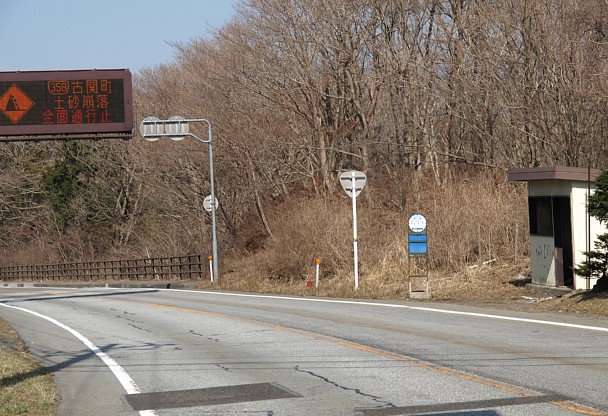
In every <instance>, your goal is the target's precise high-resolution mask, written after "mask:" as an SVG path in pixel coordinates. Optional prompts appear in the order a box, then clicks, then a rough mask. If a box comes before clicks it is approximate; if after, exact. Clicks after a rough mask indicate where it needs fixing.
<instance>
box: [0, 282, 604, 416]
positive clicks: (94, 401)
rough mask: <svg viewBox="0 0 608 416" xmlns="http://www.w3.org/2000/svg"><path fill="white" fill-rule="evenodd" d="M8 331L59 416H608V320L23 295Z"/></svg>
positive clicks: (237, 297)
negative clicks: (52, 395) (49, 391)
mask: <svg viewBox="0 0 608 416" xmlns="http://www.w3.org/2000/svg"><path fill="white" fill-rule="evenodd" d="M510 314H511V313H510ZM0 316H2V317H3V318H4V319H6V320H7V321H8V322H9V323H10V324H12V325H13V327H14V328H15V329H16V330H17V331H18V332H19V333H20V335H21V337H22V338H23V339H24V341H25V342H26V345H27V346H28V348H29V349H30V351H31V352H32V353H33V354H34V355H35V356H36V357H37V358H38V359H40V360H41V361H42V362H43V363H44V364H45V365H47V366H48V367H49V368H50V369H51V370H52V371H53V373H54V375H55V380H56V383H57V386H58V390H59V394H60V404H59V416H67V415H79V416H80V415H104V416H105V415H141V416H153V415H273V416H274V415H366V416H373V415H413V414H417V415H422V414H433V415H444V416H445V415H467V416H515V415H538V416H543V415H551V416H560V415H577V414H584V415H608V395H607V393H606V391H607V388H608V320H606V319H588V318H587V319H584V318H575V317H569V318H563V317H557V316H552V315H545V314H524V313H517V314H515V315H513V314H511V315H510V316H507V315H505V313H502V312H498V311H487V310H481V309H475V308H467V307H463V306H454V305H451V306H450V305H444V304H433V303H428V302H412V301H402V302H360V301H348V300H330V299H318V298H289V297H281V296H264V295H248V294H236V293H218V292H196V291H179V290H154V289H114V290H113V289H103V288H102V289H64V288H15V287H8V288H7V287H3V288H0ZM564 319H566V321H565V322H564ZM558 320H560V321H558Z"/></svg>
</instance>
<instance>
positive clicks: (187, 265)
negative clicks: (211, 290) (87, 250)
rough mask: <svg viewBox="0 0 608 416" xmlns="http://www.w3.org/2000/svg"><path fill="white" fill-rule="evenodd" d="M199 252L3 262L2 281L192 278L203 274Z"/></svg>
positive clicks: (0, 278) (0, 279)
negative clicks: (17, 263)
mask: <svg viewBox="0 0 608 416" xmlns="http://www.w3.org/2000/svg"><path fill="white" fill-rule="evenodd" d="M204 273H205V268H204V267H203V263H202V262H201V256H200V255H189V256H180V257H156V258H146V259H131V260H101V261H89V262H80V263H60V264H43V265H31V266H29V265H28V266H0V281H5V282H6V281H49V280H50V281H84V282H86V281H96V280H193V279H202V278H203V277H204Z"/></svg>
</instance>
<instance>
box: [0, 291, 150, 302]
mask: <svg viewBox="0 0 608 416" xmlns="http://www.w3.org/2000/svg"><path fill="white" fill-rule="evenodd" d="M155 292H158V289H140V290H127V291H124V292H115V291H108V292H105V293H87V294H73V295H60V296H54V295H49V296H37V297H31V298H20V299H14V300H13V299H3V300H0V303H5V304H7V305H8V304H14V303H21V302H33V301H41V300H56V299H79V298H95V297H104V298H109V297H114V296H121V295H137V294H140V293H155Z"/></svg>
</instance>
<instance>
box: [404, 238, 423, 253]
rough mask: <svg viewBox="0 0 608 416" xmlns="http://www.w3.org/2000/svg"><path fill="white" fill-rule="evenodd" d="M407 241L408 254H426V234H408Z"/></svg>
mask: <svg viewBox="0 0 608 416" xmlns="http://www.w3.org/2000/svg"><path fill="white" fill-rule="evenodd" d="M407 240H408V241H407V251H408V253H409V254H427V238H426V234H408V237H407Z"/></svg>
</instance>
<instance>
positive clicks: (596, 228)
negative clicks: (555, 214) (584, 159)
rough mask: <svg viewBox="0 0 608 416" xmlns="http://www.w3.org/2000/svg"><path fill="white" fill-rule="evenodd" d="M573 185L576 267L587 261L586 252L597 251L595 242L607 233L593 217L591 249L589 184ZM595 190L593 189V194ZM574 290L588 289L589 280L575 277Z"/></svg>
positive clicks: (572, 200) (591, 222)
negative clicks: (588, 217)
mask: <svg viewBox="0 0 608 416" xmlns="http://www.w3.org/2000/svg"><path fill="white" fill-rule="evenodd" d="M571 183H572V197H571V199H570V201H571V210H572V252H573V253H572V257H573V263H574V265H575V266H576V265H577V264H580V263H581V262H582V261H584V260H585V255H584V254H583V252H584V251H589V250H594V249H595V240H596V239H597V236H598V235H600V234H603V233H605V232H606V231H607V230H606V227H605V226H603V225H602V224H601V223H600V222H599V221H598V220H597V219H595V218H593V217H591V219H590V225H591V230H590V232H591V247H589V240H588V238H587V235H588V232H589V230H588V222H587V215H588V214H587V183H586V182H571ZM594 192H595V190H594V189H593V188H592V189H591V194H593V193H594ZM595 283H596V280H595V279H592V280H591V281H590V287H593V286H594V285H595ZM574 288H575V289H587V279H586V278H583V277H581V276H577V275H576V274H575V275H574Z"/></svg>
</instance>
